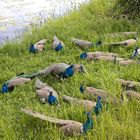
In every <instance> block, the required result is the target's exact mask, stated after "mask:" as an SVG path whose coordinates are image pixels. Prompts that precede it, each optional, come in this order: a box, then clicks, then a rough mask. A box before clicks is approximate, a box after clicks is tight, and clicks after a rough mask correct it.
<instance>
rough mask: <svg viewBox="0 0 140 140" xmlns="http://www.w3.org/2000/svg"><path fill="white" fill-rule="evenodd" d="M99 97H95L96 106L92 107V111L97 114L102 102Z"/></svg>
mask: <svg viewBox="0 0 140 140" xmlns="http://www.w3.org/2000/svg"><path fill="white" fill-rule="evenodd" d="M101 98H102V97H100V96H98V97H97V103H96V106H95V107H94V113H95V114H96V115H97V116H98V115H99V113H100V111H101V110H102V103H101Z"/></svg>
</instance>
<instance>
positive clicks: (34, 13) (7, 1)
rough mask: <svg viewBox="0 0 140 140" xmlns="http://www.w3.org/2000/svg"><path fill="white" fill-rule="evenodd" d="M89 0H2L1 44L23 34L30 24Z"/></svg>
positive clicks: (41, 21)
mask: <svg viewBox="0 0 140 140" xmlns="http://www.w3.org/2000/svg"><path fill="white" fill-rule="evenodd" d="M88 1H89V0H0V44H1V43H3V42H4V41H5V40H10V39H13V38H17V37H19V36H21V34H22V32H23V31H24V30H25V29H27V28H28V27H29V26H30V24H32V23H37V24H43V23H44V22H46V21H47V19H48V18H55V17H58V16H62V15H63V14H65V13H68V12H69V11H71V10H72V9H74V8H78V7H79V6H80V4H82V3H85V2H88Z"/></svg>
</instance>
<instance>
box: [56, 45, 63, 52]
mask: <svg viewBox="0 0 140 140" xmlns="http://www.w3.org/2000/svg"><path fill="white" fill-rule="evenodd" d="M62 48H63V46H62V43H59V44H58V46H57V47H56V48H55V50H56V51H57V52H58V51H60V50H62Z"/></svg>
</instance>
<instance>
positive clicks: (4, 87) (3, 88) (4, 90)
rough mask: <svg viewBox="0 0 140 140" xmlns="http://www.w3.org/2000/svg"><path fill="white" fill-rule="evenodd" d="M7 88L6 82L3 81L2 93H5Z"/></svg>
mask: <svg viewBox="0 0 140 140" xmlns="http://www.w3.org/2000/svg"><path fill="white" fill-rule="evenodd" d="M8 91H9V90H8V86H7V84H6V83H4V84H3V85H2V93H7V92H8Z"/></svg>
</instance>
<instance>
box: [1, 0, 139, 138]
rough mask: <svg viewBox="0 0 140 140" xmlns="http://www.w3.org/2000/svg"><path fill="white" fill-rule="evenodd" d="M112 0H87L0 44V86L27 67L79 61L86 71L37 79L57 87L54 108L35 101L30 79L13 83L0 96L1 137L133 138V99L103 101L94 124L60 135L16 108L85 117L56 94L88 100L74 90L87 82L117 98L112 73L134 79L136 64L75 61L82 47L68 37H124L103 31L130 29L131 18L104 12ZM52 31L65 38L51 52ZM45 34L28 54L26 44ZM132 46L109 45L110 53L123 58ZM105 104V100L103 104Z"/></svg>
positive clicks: (136, 116)
mask: <svg viewBox="0 0 140 140" xmlns="http://www.w3.org/2000/svg"><path fill="white" fill-rule="evenodd" d="M114 3H115V1H113V2H112V1H111V0H94V1H91V2H90V3H89V4H88V5H84V6H82V7H81V8H80V10H79V11H74V12H72V13H70V14H69V15H67V16H64V17H60V18H58V19H55V20H51V21H49V22H48V23H46V24H45V25H44V26H43V27H41V28H36V27H33V29H32V32H28V33H27V34H26V35H25V36H24V37H23V40H22V41H20V42H12V43H7V44H6V45H5V46H4V47H3V48H2V49H0V67H1V69H0V73H1V75H0V86H2V84H3V83H4V82H5V81H6V80H8V79H10V78H11V77H13V76H14V75H15V74H17V73H20V72H25V73H28V72H33V71H37V70H39V69H43V68H45V67H47V66H48V65H50V64H52V63H59V62H66V63H71V64H72V63H83V64H84V65H85V67H86V69H87V71H88V74H87V75H83V74H78V73H77V74H75V75H74V76H73V77H72V78H69V79H68V80H64V81H59V80H56V79H55V80H54V78H53V77H51V76H50V77H48V78H47V79H43V81H44V82H46V83H48V84H49V85H51V86H52V87H53V88H54V89H55V90H57V91H58V93H59V95H60V97H59V102H60V105H61V106H60V107H54V106H49V105H48V104H45V105H44V104H41V103H40V102H39V100H38V99H37V97H36V95H35V88H34V85H35V80H33V81H32V82H30V83H28V84H26V85H23V86H18V87H16V89H15V90H14V92H12V93H8V94H1V95H0V107H1V110H0V138H1V139H4V140H16V139H17V140H20V139H29V140H32V139H38V140H42V139H47V140H59V139H66V140H67V139H71V140H76V139H80V140H84V139H88V140H93V139H94V140H118V139H119V140H126V139H127V140H132V139H133V140H134V139H139V138H140V131H139V130H140V125H139V124H140V107H139V106H140V103H139V102H137V101H129V102H128V101H126V102H124V103H123V104H120V105H117V106H116V105H111V104H109V110H108V111H106V109H105V107H104V109H103V112H102V114H101V115H100V116H99V117H98V118H97V119H96V120H94V128H93V130H92V131H90V132H89V133H88V134H86V135H82V136H80V137H70V138H68V137H65V136H64V135H63V134H62V133H61V132H60V131H59V128H57V127H56V126H54V125H52V124H49V123H47V122H44V121H41V120H39V119H35V118H32V117H29V116H27V115H25V114H23V113H22V112H21V111H20V108H21V107H30V108H32V109H33V110H35V111H38V112H41V113H43V114H45V115H49V116H53V117H58V118H62V119H72V120H76V121H79V122H85V120H86V115H85V110H84V108H82V107H80V106H76V105H69V104H66V103H65V102H63V101H62V99H61V95H64V94H66V95H70V96H74V97H78V98H83V99H90V100H94V99H92V98H91V97H89V96H86V95H82V94H81V93H80V92H79V86H80V84H81V83H84V85H87V86H94V87H96V88H101V89H104V90H106V91H107V92H109V93H110V94H114V95H115V96H116V97H118V98H119V97H120V93H121V92H122V91H123V89H122V87H121V86H120V84H119V83H117V82H116V78H124V79H128V80H135V81H139V80H140V78H139V77H140V71H139V68H140V66H139V65H130V66H128V67H123V66H119V65H115V64H113V63H106V62H98V61H96V62H95V61H92V62H88V61H84V60H80V58H79V54H80V53H81V52H83V50H81V49H80V48H78V47H77V46H75V45H74V44H73V43H72V42H71V41H70V38H71V37H76V38H81V39H86V40H90V41H93V42H96V41H97V40H100V39H101V40H102V41H103V42H112V41H119V40H124V39H127V38H126V37H121V38H108V37H107V36H106V35H105V34H107V33H112V32H121V31H136V30H137V28H138V24H137V23H133V22H132V21H129V20H126V19H121V18H119V19H115V18H114V19H113V18H112V17H111V16H108V14H107V11H108V10H109V9H110V8H111V7H112V6H113V4H114ZM53 35H57V36H58V37H59V38H60V39H61V40H63V41H64V43H65V46H66V47H65V48H64V50H63V51H62V52H59V53H57V52H55V51H54V50H51V49H50V46H51V42H52V41H51V40H52V38H53ZM42 38H48V39H49V42H48V43H47V44H46V50H45V51H44V52H42V53H38V54H35V55H32V54H29V52H28V46H29V43H30V42H36V41H38V40H39V39H42ZM96 50H101V51H109V48H108V47H107V46H103V47H99V48H94V47H93V48H91V49H89V51H96ZM132 51H133V47H131V48H129V49H126V48H120V47H118V48H115V49H112V52H117V53H119V54H120V56H122V57H126V58H129V57H130V55H131V53H132ZM104 106H105V105H104Z"/></svg>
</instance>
